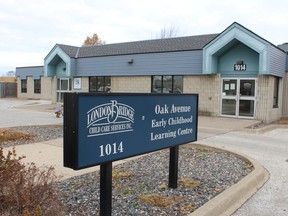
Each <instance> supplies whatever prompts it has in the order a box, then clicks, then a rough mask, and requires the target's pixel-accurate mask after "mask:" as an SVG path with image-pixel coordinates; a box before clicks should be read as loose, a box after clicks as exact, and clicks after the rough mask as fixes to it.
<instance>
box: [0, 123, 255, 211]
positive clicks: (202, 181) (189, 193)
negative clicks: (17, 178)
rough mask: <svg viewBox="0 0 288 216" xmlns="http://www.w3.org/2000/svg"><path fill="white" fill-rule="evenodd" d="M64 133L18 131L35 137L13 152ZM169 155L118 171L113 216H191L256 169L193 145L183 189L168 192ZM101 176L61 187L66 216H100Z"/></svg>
mask: <svg viewBox="0 0 288 216" xmlns="http://www.w3.org/2000/svg"><path fill="white" fill-rule="evenodd" d="M62 128H63V127H62V126H61V125H54V126H29V127H28V126H27V127H26V126H25V127H14V128H11V129H13V130H17V131H21V132H25V133H31V134H33V135H34V136H33V139H32V140H18V141H16V142H7V143H4V144H2V146H4V147H7V146H13V145H19V144H25V143H31V142H40V141H43V140H50V139H55V138H59V137H62V136H63V129H62ZM168 169H169V150H162V151H158V152H154V153H151V154H148V155H146V156H143V157H141V158H138V159H135V160H133V161H129V162H126V163H124V164H121V165H117V166H114V167H113V192H112V194H113V201H112V202H113V203H112V215H121V216H123V215H149V216H150V215H169V216H170V215H187V214H189V213H191V212H193V211H194V210H195V209H197V208H199V207H200V206H202V205H203V204H205V203H206V202H207V201H209V200H210V199H212V198H213V197H215V196H216V195H218V194H219V193H221V192H222V191H224V190H225V189H227V188H229V187H230V186H232V185H233V184H235V183H237V182H238V181H240V180H241V179H242V178H243V177H244V176H246V175H248V174H249V173H250V172H251V171H252V170H253V167H252V166H251V164H250V162H248V161H246V160H244V159H243V158H241V157H239V156H237V155H234V154H231V153H227V152H225V151H220V150H219V151H218V150H215V149H211V148H208V147H205V146H199V145H194V144H187V145H183V146H181V147H180V151H179V177H178V188H177V189H170V188H168V186H167V185H168V174H169V173H168ZM99 180H100V176H99V172H92V173H89V174H85V175H81V176H77V177H72V178H69V179H66V180H63V181H61V182H59V184H58V187H59V189H60V190H61V191H63V192H64V194H65V196H63V197H62V198H61V200H62V202H63V204H64V205H65V206H66V208H67V214H66V215H71V216H72V215H73V216H74V215H75V216H76V215H77V216H78V215H85V216H86V215H98V214H99V197H100V194H99V192H100V185H99V184H100V182H99Z"/></svg>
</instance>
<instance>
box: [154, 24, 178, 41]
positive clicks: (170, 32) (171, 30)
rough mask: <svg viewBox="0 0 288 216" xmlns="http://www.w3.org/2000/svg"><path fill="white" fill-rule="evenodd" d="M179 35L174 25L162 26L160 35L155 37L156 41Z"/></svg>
mask: <svg viewBox="0 0 288 216" xmlns="http://www.w3.org/2000/svg"><path fill="white" fill-rule="evenodd" d="M178 34H179V29H178V28H177V27H176V26H175V25H174V24H170V26H168V27H167V26H164V27H163V28H162V29H161V30H160V33H159V34H157V35H156V38H157V39H163V38H172V37H176V36H178Z"/></svg>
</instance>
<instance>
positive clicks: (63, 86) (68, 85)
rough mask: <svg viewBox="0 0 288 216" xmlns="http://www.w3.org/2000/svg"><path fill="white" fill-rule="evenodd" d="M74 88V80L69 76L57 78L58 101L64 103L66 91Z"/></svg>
mask: <svg viewBox="0 0 288 216" xmlns="http://www.w3.org/2000/svg"><path fill="white" fill-rule="evenodd" d="M71 89H72V82H71V79H69V78H59V79H58V80H57V102H60V103H63V100H64V93H65V92H69V91H71Z"/></svg>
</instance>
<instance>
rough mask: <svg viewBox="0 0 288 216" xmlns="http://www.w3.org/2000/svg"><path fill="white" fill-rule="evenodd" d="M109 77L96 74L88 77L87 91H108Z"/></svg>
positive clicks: (109, 87)
mask: <svg viewBox="0 0 288 216" xmlns="http://www.w3.org/2000/svg"><path fill="white" fill-rule="evenodd" d="M110 91H111V77H106V76H98V77H90V78H89V92H110Z"/></svg>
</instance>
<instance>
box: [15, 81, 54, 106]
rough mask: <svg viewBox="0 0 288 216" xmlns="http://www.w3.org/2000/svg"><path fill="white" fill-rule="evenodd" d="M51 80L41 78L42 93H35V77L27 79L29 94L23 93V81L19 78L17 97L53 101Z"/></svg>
mask: <svg viewBox="0 0 288 216" xmlns="http://www.w3.org/2000/svg"><path fill="white" fill-rule="evenodd" d="M51 87H52V86H51V78H50V77H41V93H34V79H33V77H27V92H26V93H22V92H21V79H20V78H19V77H18V78H17V97H18V98H25V99H43V100H52V95H51V92H52V91H53V88H51Z"/></svg>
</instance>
